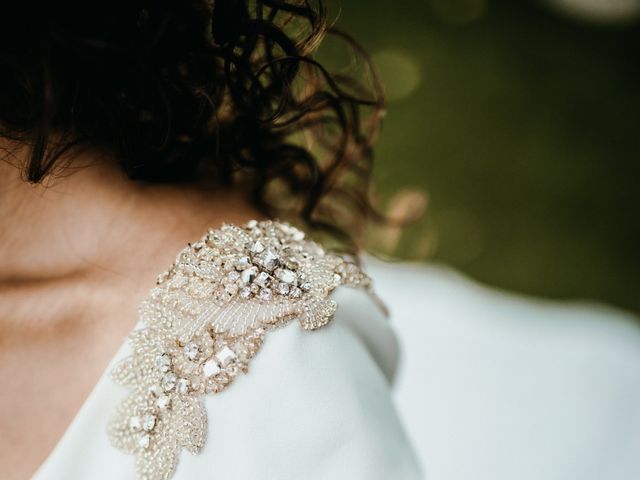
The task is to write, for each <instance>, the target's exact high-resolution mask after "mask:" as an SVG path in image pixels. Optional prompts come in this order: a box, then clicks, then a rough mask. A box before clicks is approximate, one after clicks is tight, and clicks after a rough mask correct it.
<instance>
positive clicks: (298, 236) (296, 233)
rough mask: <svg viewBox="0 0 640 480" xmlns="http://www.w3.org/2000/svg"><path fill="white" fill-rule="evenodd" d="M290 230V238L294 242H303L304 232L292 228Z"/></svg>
mask: <svg viewBox="0 0 640 480" xmlns="http://www.w3.org/2000/svg"><path fill="white" fill-rule="evenodd" d="M292 230H293V234H292V235H291V238H292V239H293V240H294V241H296V242H300V241H302V240H304V232H303V231H302V230H298V229H297V228H292Z"/></svg>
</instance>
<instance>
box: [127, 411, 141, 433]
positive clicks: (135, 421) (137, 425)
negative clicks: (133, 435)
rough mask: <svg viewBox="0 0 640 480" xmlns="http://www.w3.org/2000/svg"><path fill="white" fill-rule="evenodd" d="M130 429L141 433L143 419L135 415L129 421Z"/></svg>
mask: <svg viewBox="0 0 640 480" xmlns="http://www.w3.org/2000/svg"><path fill="white" fill-rule="evenodd" d="M129 428H130V429H131V430H133V431H134V432H139V431H140V430H141V429H142V419H141V418H140V417H139V416H137V415H134V416H133V417H131V418H130V419H129Z"/></svg>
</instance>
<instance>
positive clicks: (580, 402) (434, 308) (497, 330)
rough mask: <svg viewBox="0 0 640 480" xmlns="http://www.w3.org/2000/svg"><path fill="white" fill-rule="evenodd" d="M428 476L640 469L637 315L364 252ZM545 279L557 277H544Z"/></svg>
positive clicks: (622, 473) (543, 475) (585, 475)
mask: <svg viewBox="0 0 640 480" xmlns="http://www.w3.org/2000/svg"><path fill="white" fill-rule="evenodd" d="M367 267H368V268H367V270H368V272H369V273H370V274H371V275H372V276H373V278H374V280H375V282H376V288H377V289H378V290H379V291H380V292H381V293H382V294H383V296H384V299H385V301H387V303H388V306H389V308H390V310H391V318H392V319H393V324H394V328H395V330H396V333H397V335H398V337H399V339H400V342H401V347H402V349H401V351H402V352H403V358H402V362H401V366H400V375H399V376H398V378H397V380H396V388H395V391H396V402H397V406H398V409H399V412H400V414H401V416H402V418H403V419H404V422H405V425H406V427H407V431H408V433H409V436H410V438H411V439H412V441H413V444H414V447H415V449H416V451H417V452H419V454H420V457H421V459H422V462H423V465H424V472H425V477H426V478H427V479H428V480H637V479H640V319H638V318H636V317H634V316H633V315H630V314H628V313H625V312H622V311H620V310H617V309H613V308H610V307H606V306H603V305H600V304H597V303H593V302H586V301H573V302H560V301H543V300H539V299H534V298H530V297H525V296H522V295H514V294H511V293H507V292H501V291H498V290H495V289H490V288H487V287H485V286H482V285H479V284H477V283H476V282H473V281H470V280H469V279H467V278H465V277H463V276H462V275H460V274H458V273H457V272H455V271H453V270H451V269H450V268H447V267H440V266H436V265H429V266H426V265H416V264H388V263H382V262H377V261H373V260H370V261H369V262H368V265H367ZM550 281H553V280H552V279H550Z"/></svg>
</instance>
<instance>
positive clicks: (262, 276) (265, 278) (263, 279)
mask: <svg viewBox="0 0 640 480" xmlns="http://www.w3.org/2000/svg"><path fill="white" fill-rule="evenodd" d="M270 278H271V277H269V274H268V273H267V272H260V273H259V274H258V276H257V277H256V279H255V280H254V281H253V283H256V284H258V285H260V286H261V287H268V286H269V279H270Z"/></svg>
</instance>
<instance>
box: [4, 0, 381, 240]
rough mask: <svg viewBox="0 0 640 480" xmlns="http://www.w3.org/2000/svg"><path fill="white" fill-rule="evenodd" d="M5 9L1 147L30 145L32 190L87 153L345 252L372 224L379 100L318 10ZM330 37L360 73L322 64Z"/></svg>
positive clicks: (295, 6)
mask: <svg viewBox="0 0 640 480" xmlns="http://www.w3.org/2000/svg"><path fill="white" fill-rule="evenodd" d="M7 3H10V4H12V5H11V6H7V5H5V6H3V7H2V9H3V10H4V12H3V13H2V14H1V15H0V135H1V136H3V137H5V138H9V139H12V140H16V141H18V142H21V143H26V144H27V145H29V146H30V148H31V156H30V159H29V161H28V163H27V164H26V166H25V176H26V179H27V180H28V181H31V182H40V181H42V179H43V178H45V177H46V176H47V175H48V174H51V173H53V171H54V170H55V167H56V165H57V163H58V161H59V159H60V158H61V156H62V154H63V153H65V152H68V151H71V150H74V149H76V148H79V147H90V148H97V149H101V150H105V151H107V152H110V153H111V154H113V156H114V157H115V158H117V159H118V161H119V162H120V165H121V166H122V168H123V169H124V170H125V171H126V173H127V174H128V175H129V176H130V177H131V178H133V179H141V180H146V181H159V182H181V181H185V182H186V181H196V180H202V179H209V180H212V181H216V182H219V183H221V184H231V183H233V182H237V181H246V182H248V185H249V187H250V190H251V192H252V199H253V201H254V202H255V204H256V205H257V206H259V207H260V208H261V210H262V211H263V212H264V213H266V214H268V215H276V216H285V217H287V216H291V215H295V216H297V217H298V218H299V219H301V220H303V221H304V222H305V223H306V224H307V225H308V226H309V227H311V228H317V229H321V230H325V231H330V232H331V233H332V234H334V235H336V236H338V237H340V239H341V240H354V239H356V238H358V236H359V233H362V229H361V228H358V226H363V225H364V223H365V222H364V219H366V218H371V216H372V215H375V213H374V209H373V208H372V207H371V202H370V200H369V183H370V173H371V168H372V164H371V162H372V160H371V159H372V152H371V148H372V145H373V143H374V140H375V137H376V135H377V131H378V127H379V123H380V118H381V114H382V112H383V93H382V87H381V85H380V83H379V81H378V78H377V76H376V74H375V71H374V69H373V67H372V66H371V64H370V62H369V61H368V60H367V56H366V54H365V52H363V50H362V49H361V48H360V47H359V46H358V44H357V43H356V42H354V41H353V39H351V38H350V37H349V36H348V35H346V34H344V33H342V32H340V31H338V30H336V29H335V28H334V27H333V26H332V25H329V24H328V22H327V17H326V12H325V7H324V6H323V3H322V2H321V1H319V2H316V3H313V4H312V3H311V2H309V1H307V0H305V1H295V0H255V1H242V0H214V1H213V3H212V4H211V3H210V2H207V1H204V0H200V1H198V0H152V1H151V0H128V1H95V2H86V1H82V2H81V1H77V0H69V1H64V2H55V1H54V2H51V1H49V2H47V1H35V2H33V1H29V0H21V1H20V2H7ZM327 34H330V35H333V36H336V37H338V38H339V39H341V40H343V41H345V42H346V44H347V45H349V46H350V48H351V51H352V52H354V53H355V55H354V58H358V59H360V60H362V62H361V63H360V64H361V69H360V71H359V72H358V71H356V72H347V73H345V72H343V73H330V72H329V71H328V70H327V69H326V68H325V67H324V66H323V65H322V64H321V63H319V62H318V61H317V59H316V58H315V57H314V52H315V51H316V48H317V46H318V45H319V43H320V41H321V40H322V38H323V37H324V36H325V35H327ZM362 72H364V73H365V75H364V78H360V77H362V75H360V74H361V73H362Z"/></svg>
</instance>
